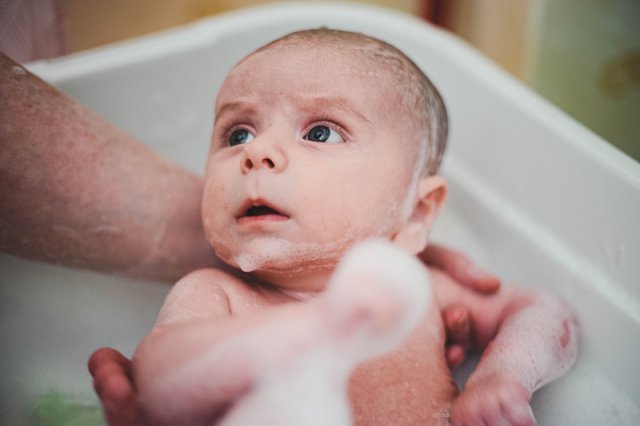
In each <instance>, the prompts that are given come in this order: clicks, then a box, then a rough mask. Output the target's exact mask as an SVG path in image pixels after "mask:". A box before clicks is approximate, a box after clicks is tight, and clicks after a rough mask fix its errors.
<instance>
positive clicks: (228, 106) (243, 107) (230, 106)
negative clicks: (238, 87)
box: [214, 101, 255, 123]
mask: <svg viewBox="0 0 640 426" xmlns="http://www.w3.org/2000/svg"><path fill="white" fill-rule="evenodd" d="M236 111H246V112H255V108H254V107H253V106H252V105H251V104H250V103H247V102H243V101H233V102H225V103H223V104H222V105H221V106H220V108H219V109H218V110H217V111H216V112H215V118H214V123H215V122H216V121H218V117H220V116H221V115H223V114H224V113H227V112H236Z"/></svg>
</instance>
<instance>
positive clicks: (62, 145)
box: [0, 53, 215, 282]
mask: <svg viewBox="0 0 640 426" xmlns="http://www.w3.org/2000/svg"><path fill="white" fill-rule="evenodd" d="M0 99H2V107H1V108H0V248H1V249H2V250H3V251H6V252H7V253H9V254H12V255H16V256H21V257H26V258H29V259H34V260H39V261H46V262H51V263H56V264H61V265H65V266H72V267H79V268H87V269H93V270H98V271H104V272H117V273H121V274H125V275H129V276H134V277H140V278H146V279H156V280H166V281H173V282H175V281H176V280H177V279H178V278H180V277H181V276H183V275H185V274H186V273H187V272H189V271H192V270H194V269H197V268H199V267H203V266H209V265H212V264H214V262H215V257H214V255H213V250H212V249H211V247H210V246H209V244H208V243H207V241H206V240H205V238H204V233H203V230H202V225H201V219H200V203H201V196H202V180H201V178H199V177H198V176H195V175H193V174H192V173H190V172H188V171H187V170H185V169H183V168H182V167H180V166H178V165H176V164H174V163H171V162H169V161H167V160H165V159H163V158H161V157H160V156H158V155H157V154H155V153H154V152H153V151H151V150H150V149H149V148H147V147H146V146H145V145H143V144H142V143H140V142H139V141H137V140H135V139H134V138H133V137H131V136H129V135H127V134H126V133H124V132H122V131H120V130H118V129H116V128H115V127H113V126H112V125H110V124H108V123H107V122H106V121H104V120H103V119H102V118H100V117H99V116H98V115H96V114H95V113H93V112H92V111H90V110H89V109H87V108H85V107H83V106H82V105H80V104H78V103H77V102H75V101H74V100H72V99H70V98H69V97H67V96H65V95H64V94H62V93H60V92H59V91H57V90H56V89H54V88H53V87H51V86H50V85H48V84H46V83H45V82H43V81H42V80H40V79H38V78H37V77H35V76H34V75H32V74H30V73H29V72H28V71H26V70H25V69H24V68H22V67H21V66H20V65H18V64H17V63H15V62H14V61H12V60H11V59H10V58H8V57H7V56H5V55H3V54H1V53H0Z"/></svg>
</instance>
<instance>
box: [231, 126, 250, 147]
mask: <svg viewBox="0 0 640 426" xmlns="http://www.w3.org/2000/svg"><path fill="white" fill-rule="evenodd" d="M255 138H256V137H255V136H254V135H253V134H252V133H251V132H250V131H248V130H247V129H238V130H234V131H233V132H231V135H229V141H228V142H229V146H236V145H242V144H243V143H249V142H251V141H252V140H254V139H255Z"/></svg>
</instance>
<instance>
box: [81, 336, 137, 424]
mask: <svg viewBox="0 0 640 426" xmlns="http://www.w3.org/2000/svg"><path fill="white" fill-rule="evenodd" d="M89 372H90V373H91V375H92V376H93V388H94V389H95V391H96V393H97V394H98V397H99V398H100V400H101V401H102V409H103V411H104V417H105V419H106V421H107V423H108V424H109V425H110V426H145V425H146V424H147V423H146V422H145V420H144V416H143V415H142V410H141V409H140V406H139V404H138V400H137V399H136V392H135V387H134V384H133V379H132V375H131V361H130V360H129V359H128V358H127V357H125V356H124V355H122V354H121V353H120V352H118V351H116V350H115V349H112V348H101V349H98V350H97V351H95V352H94V353H93V354H92V355H91V357H90V358H89Z"/></svg>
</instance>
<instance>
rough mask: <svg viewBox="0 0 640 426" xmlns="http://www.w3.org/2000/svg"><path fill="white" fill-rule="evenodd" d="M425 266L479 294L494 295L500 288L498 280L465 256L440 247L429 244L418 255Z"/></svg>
mask: <svg viewBox="0 0 640 426" xmlns="http://www.w3.org/2000/svg"><path fill="white" fill-rule="evenodd" d="M419 256H420V259H421V260H422V261H423V262H424V263H426V264H427V265H430V266H433V267H436V268H438V269H441V270H443V271H444V272H446V273H447V274H449V275H450V276H451V277H452V278H453V279H454V280H455V281H457V282H458V283H459V284H461V285H463V286H465V287H469V288H471V289H473V290H475V291H477V292H480V293H495V292H496V291H498V290H499V288H500V279H499V278H497V277H496V276H494V275H492V274H490V273H488V272H486V271H484V270H483V269H481V268H480V267H478V266H477V265H476V264H475V263H473V262H472V261H471V260H470V259H469V258H468V257H467V256H465V255H463V254H462V253H460V252H457V251H455V250H451V249H449V248H446V247H444V246H441V245H437V244H430V245H428V246H427V248H426V249H425V250H424V251H423V252H422V253H420V255H419Z"/></svg>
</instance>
